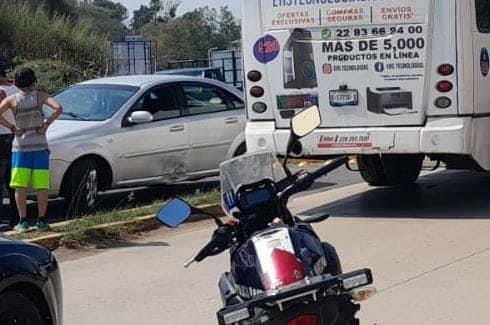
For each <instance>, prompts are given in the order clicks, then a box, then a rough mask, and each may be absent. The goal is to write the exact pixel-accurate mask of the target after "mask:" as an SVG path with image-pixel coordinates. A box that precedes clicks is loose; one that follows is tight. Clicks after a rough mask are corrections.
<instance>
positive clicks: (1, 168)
mask: <svg viewBox="0 0 490 325" xmlns="http://www.w3.org/2000/svg"><path fill="white" fill-rule="evenodd" d="M8 165H9V163H8V160H7V159H4V158H0V209H1V208H3V186H4V185H5V183H7V181H8V178H6V176H7V175H6V174H7V169H8Z"/></svg>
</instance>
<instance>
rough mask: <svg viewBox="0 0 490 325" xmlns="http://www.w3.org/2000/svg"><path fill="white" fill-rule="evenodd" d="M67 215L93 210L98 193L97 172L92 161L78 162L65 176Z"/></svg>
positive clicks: (95, 165)
mask: <svg viewBox="0 0 490 325" xmlns="http://www.w3.org/2000/svg"><path fill="white" fill-rule="evenodd" d="M66 177H67V179H66V182H67V183H66V194H65V196H66V199H67V200H68V214H69V215H80V214H83V213H88V212H92V211H94V210H95V207H96V205H97V199H98V191H99V171H98V169H97V164H96V163H95V162H94V161H92V160H88V159H85V160H80V161H77V162H75V164H74V165H73V166H72V168H71V169H70V172H69V174H68V175H67V176H66Z"/></svg>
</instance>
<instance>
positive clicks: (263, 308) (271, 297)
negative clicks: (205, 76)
mask: <svg viewBox="0 0 490 325" xmlns="http://www.w3.org/2000/svg"><path fill="white" fill-rule="evenodd" d="M320 124H321V120H320V113H319V111H318V108H317V107H316V106H314V107H311V108H309V109H306V110H304V111H303V112H301V113H299V114H297V115H296V116H295V117H294V118H293V119H292V121H291V130H292V133H291V137H290V140H289V143H288V148H287V153H286V157H285V159H284V162H283V163H282V164H281V163H280V162H279V161H278V159H277V156H276V155H275V154H274V153H272V152H259V153H254V154H248V155H244V156H240V157H238V158H235V159H232V160H229V161H226V162H224V163H222V164H221V165H220V175H221V192H222V208H223V210H224V212H226V214H227V215H228V216H231V217H232V219H231V221H230V222H227V223H224V222H223V221H222V220H221V219H220V218H218V217H217V216H214V215H209V216H210V217H212V218H213V219H214V220H215V223H216V225H217V227H218V229H217V230H216V231H215V232H214V233H213V236H212V239H211V241H210V242H209V243H208V244H207V245H206V246H205V247H204V248H202V249H201V250H200V251H199V253H198V254H197V255H196V256H194V257H193V258H192V259H191V260H190V261H189V262H187V263H186V264H185V267H186V268H187V267H189V266H190V265H191V264H192V263H194V262H201V261H203V260H204V259H206V258H208V257H210V256H215V255H218V254H221V253H222V252H224V251H226V250H229V251H230V264H231V269H230V272H226V273H224V274H223V275H222V276H221V278H220V280H219V284H218V286H219V290H220V294H221V298H222V301H223V305H224V307H223V308H222V309H221V310H219V311H218V312H217V318H218V323H219V324H220V325H229V324H239V325H249V324H250V325H252V324H287V325H317V324H319V325H355V324H359V320H358V319H357V318H356V313H357V312H358V311H359V310H360V306H359V303H360V302H362V301H365V300H366V299H368V298H370V297H372V296H373V295H374V294H375V288H374V287H369V285H370V284H372V283H373V277H372V273H371V271H370V270H369V269H362V270H358V271H354V272H350V273H342V269H341V264H340V260H339V258H338V255H337V253H336V251H335V248H334V247H333V246H332V245H330V244H328V243H326V242H321V240H320V238H319V237H318V236H317V235H316V233H315V231H314V230H313V227H312V226H311V224H313V223H318V222H322V221H324V220H326V219H327V218H328V217H329V216H328V215H326V214H323V213H320V214H316V215H309V216H295V215H293V214H292V213H291V212H290V211H289V210H288V208H287V203H288V200H289V198H290V197H291V196H292V195H294V194H296V193H299V192H301V191H305V190H307V189H308V188H309V187H311V186H312V184H313V183H314V181H315V179H317V178H319V177H322V176H324V175H326V174H328V173H329V172H331V171H333V170H335V169H336V168H338V167H340V166H342V165H344V164H346V163H347V157H340V158H337V159H335V160H334V161H332V162H331V163H329V164H327V165H325V166H323V167H321V168H319V169H318V170H316V171H314V172H311V173H310V172H306V171H304V170H302V171H299V172H296V173H294V174H293V173H292V172H291V171H290V170H289V169H288V167H287V165H286V163H287V158H288V156H289V154H290V153H291V151H292V150H293V149H294V147H295V145H297V143H298V140H299V139H300V138H302V137H305V136H306V135H308V134H310V133H311V132H313V130H314V129H316V128H317V127H318V126H319V125H320ZM203 214H206V213H205V212H204V211H201V210H199V209H197V208H195V207H192V206H190V205H189V204H188V203H187V202H185V201H183V200H181V199H173V200H171V201H170V202H169V203H167V204H166V205H165V206H164V207H163V208H162V209H161V210H160V211H159V212H158V213H157V219H158V220H159V221H160V222H161V223H163V224H164V225H166V226H168V227H172V228H174V227H178V226H179V225H180V224H182V223H183V222H184V221H185V220H187V219H188V218H189V217H190V216H192V215H203Z"/></svg>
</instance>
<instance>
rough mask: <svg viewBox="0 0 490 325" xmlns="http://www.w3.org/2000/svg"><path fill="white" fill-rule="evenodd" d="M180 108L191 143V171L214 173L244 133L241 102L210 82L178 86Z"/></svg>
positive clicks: (243, 115)
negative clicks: (234, 142)
mask: <svg viewBox="0 0 490 325" xmlns="http://www.w3.org/2000/svg"><path fill="white" fill-rule="evenodd" d="M181 91H182V98H183V103H182V105H183V106H182V108H183V114H184V116H185V117H186V121H187V125H188V132H189V140H190V147H191V153H190V162H189V165H190V170H191V172H203V171H211V170H217V169H218V167H219V164H220V163H221V162H222V161H224V160H225V159H226V154H227V153H228V150H229V149H230V145H231V144H232V142H233V141H234V140H235V138H236V136H237V135H238V134H239V133H240V132H242V131H243V130H244V127H245V114H244V113H243V107H244V106H243V101H241V100H240V99H239V98H237V97H236V96H234V95H232V94H231V93H229V92H227V91H226V90H225V89H223V88H221V87H219V86H216V85H214V84H211V83H203V82H185V83H181Z"/></svg>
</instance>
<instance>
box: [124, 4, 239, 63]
mask: <svg viewBox="0 0 490 325" xmlns="http://www.w3.org/2000/svg"><path fill="white" fill-rule="evenodd" d="M157 3H159V4H157ZM179 4H180V2H179V1H173V0H166V1H158V0H155V1H151V4H150V7H146V6H141V7H140V9H139V10H136V11H135V12H134V17H133V21H132V27H133V29H134V30H135V32H136V33H141V34H142V35H143V36H144V37H145V39H148V40H152V41H154V42H155V44H156V46H157V67H158V69H165V68H166V67H167V64H168V62H171V61H177V60H196V59H207V58H208V51H209V50H210V49H214V50H216V49H221V50H224V49H230V48H232V47H233V46H234V44H235V42H236V41H238V40H240V37H241V35H240V33H241V28H240V24H239V22H238V20H237V19H236V18H235V17H234V16H233V13H232V12H231V11H230V10H229V8H228V7H222V8H220V9H219V10H217V9H214V8H213V9H212V8H209V7H204V8H197V9H195V10H193V11H191V12H187V13H185V14H183V15H182V16H179V17H177V16H176V12H177V9H178V6H179Z"/></svg>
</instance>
